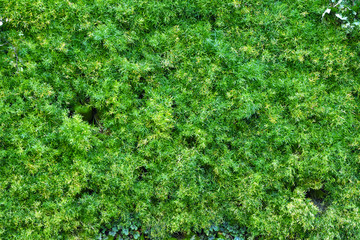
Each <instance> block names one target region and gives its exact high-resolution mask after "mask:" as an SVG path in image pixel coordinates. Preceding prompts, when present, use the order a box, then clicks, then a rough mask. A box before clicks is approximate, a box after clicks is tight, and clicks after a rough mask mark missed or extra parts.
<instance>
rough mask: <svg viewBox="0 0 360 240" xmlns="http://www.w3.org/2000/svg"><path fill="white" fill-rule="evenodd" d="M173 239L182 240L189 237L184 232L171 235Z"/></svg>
mask: <svg viewBox="0 0 360 240" xmlns="http://www.w3.org/2000/svg"><path fill="white" fill-rule="evenodd" d="M171 237H172V238H176V239H179V240H181V239H186V238H187V235H186V233H183V232H176V233H173V234H172V235H171Z"/></svg>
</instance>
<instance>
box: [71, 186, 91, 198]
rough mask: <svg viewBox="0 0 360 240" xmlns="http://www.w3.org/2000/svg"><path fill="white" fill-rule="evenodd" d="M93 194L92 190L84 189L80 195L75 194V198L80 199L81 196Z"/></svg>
mask: <svg viewBox="0 0 360 240" xmlns="http://www.w3.org/2000/svg"><path fill="white" fill-rule="evenodd" d="M93 194H94V190H92V189H90V188H84V189H82V190H81V191H80V193H78V194H76V196H75V198H81V197H82V196H91V195H93Z"/></svg>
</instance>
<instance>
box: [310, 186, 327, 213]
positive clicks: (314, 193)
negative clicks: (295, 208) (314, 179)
mask: <svg viewBox="0 0 360 240" xmlns="http://www.w3.org/2000/svg"><path fill="white" fill-rule="evenodd" d="M327 195H328V192H327V191H325V190H324V189H309V190H308V191H307V192H306V195H305V197H306V198H310V199H311V201H312V202H313V203H314V205H315V206H316V207H318V209H319V210H320V211H321V212H324V211H325V210H326V208H327V205H326V203H325V202H324V200H325V198H326V197H327Z"/></svg>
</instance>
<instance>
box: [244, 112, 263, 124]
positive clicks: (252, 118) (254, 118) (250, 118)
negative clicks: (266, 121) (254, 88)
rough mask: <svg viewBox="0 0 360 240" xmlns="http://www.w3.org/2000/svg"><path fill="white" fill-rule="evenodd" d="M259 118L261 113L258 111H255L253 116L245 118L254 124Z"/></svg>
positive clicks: (248, 122)
mask: <svg viewBox="0 0 360 240" xmlns="http://www.w3.org/2000/svg"><path fill="white" fill-rule="evenodd" d="M258 118H259V114H258V113H257V112H255V113H253V114H252V115H251V116H249V117H246V118H244V121H245V122H246V123H247V124H252V123H254V121H255V120H256V119H258Z"/></svg>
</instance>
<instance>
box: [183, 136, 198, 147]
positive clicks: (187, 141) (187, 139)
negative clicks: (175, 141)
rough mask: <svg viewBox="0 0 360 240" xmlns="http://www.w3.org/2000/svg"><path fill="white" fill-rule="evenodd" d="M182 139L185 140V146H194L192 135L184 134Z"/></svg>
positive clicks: (194, 141) (194, 139) (194, 140)
mask: <svg viewBox="0 0 360 240" xmlns="http://www.w3.org/2000/svg"><path fill="white" fill-rule="evenodd" d="M184 140H185V144H186V145H187V147H189V148H193V147H195V144H196V138H195V136H193V135H191V136H184Z"/></svg>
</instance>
